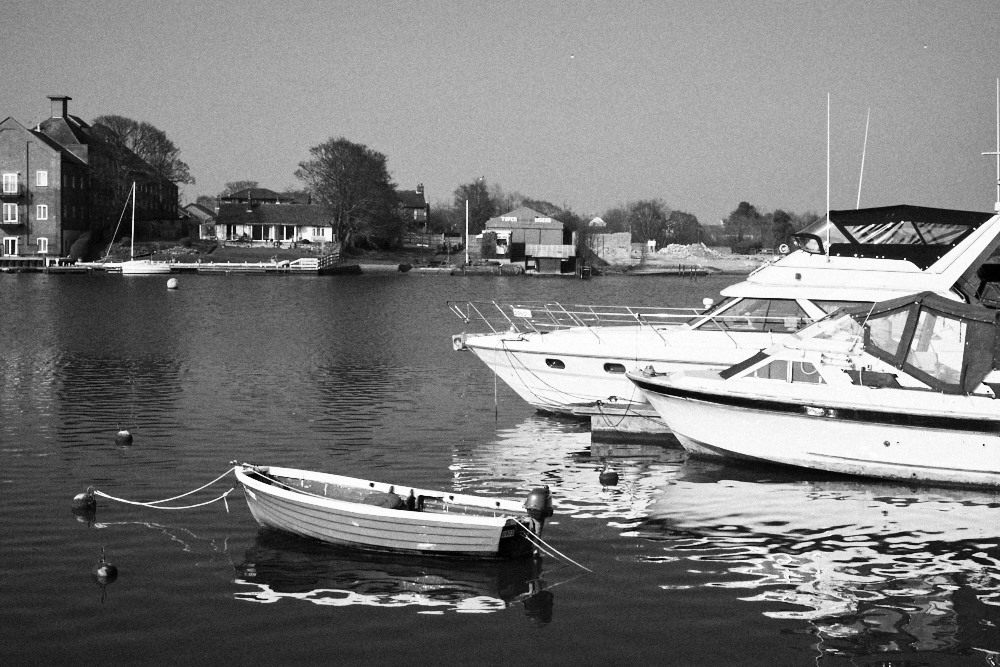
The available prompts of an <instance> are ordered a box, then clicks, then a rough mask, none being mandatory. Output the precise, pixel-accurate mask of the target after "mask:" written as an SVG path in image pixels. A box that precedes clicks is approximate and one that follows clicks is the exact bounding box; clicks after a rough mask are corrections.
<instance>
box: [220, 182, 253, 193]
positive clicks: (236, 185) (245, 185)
mask: <svg viewBox="0 0 1000 667" xmlns="http://www.w3.org/2000/svg"><path fill="white" fill-rule="evenodd" d="M257 185H258V183H257V181H251V180H245V181H230V182H229V183H226V189H225V190H223V191H222V192H220V193H219V197H228V196H229V195H231V194H235V193H237V192H239V191H241V190H252V189H253V188H255V187H257Z"/></svg>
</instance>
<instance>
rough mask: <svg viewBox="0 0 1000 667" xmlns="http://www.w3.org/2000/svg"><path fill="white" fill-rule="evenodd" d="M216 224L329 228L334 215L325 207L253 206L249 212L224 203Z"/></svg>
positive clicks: (239, 206)
mask: <svg viewBox="0 0 1000 667" xmlns="http://www.w3.org/2000/svg"><path fill="white" fill-rule="evenodd" d="M215 221H216V224H220V225H309V226H313V227H329V226H331V225H332V224H333V215H332V214H331V213H330V212H329V211H328V210H327V209H326V208H325V207H323V206H314V205H306V204H301V205H289V206H270V205H266V204H265V205H262V206H256V205H255V206H253V208H252V209H251V211H250V212H249V213H248V212H247V205H246V204H234V203H223V204H220V205H219V214H218V216H217V217H216V220H215Z"/></svg>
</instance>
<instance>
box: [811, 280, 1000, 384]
mask: <svg viewBox="0 0 1000 667" xmlns="http://www.w3.org/2000/svg"><path fill="white" fill-rule="evenodd" d="M843 313H844V315H847V316H848V317H849V318H850V319H851V320H853V321H854V322H855V323H856V324H855V325H854V326H855V328H856V332H857V334H858V335H861V333H862V331H861V330H863V335H864V347H865V351H866V352H868V353H869V354H871V355H872V356H874V357H877V358H879V359H882V360H883V361H885V362H887V363H889V364H891V365H893V366H895V367H896V368H899V369H900V370H902V371H904V372H905V373H907V374H909V375H912V376H913V377H915V378H917V379H918V380H921V381H922V382H925V383H926V384H927V385H929V386H930V387H932V388H934V389H937V390H938V391H941V392H944V393H948V394H969V393H971V392H972V391H974V390H975V389H976V388H977V387H978V386H979V385H980V384H981V383H982V382H983V380H984V379H985V378H986V376H987V375H988V374H989V373H990V371H992V370H993V369H994V368H998V367H1000V364H998V362H1000V349H998V344H1000V340H998V337H997V331H998V324H1000V313H998V312H997V311H995V310H991V309H989V308H984V307H982V306H975V305H969V304H965V303H960V302H958V301H952V300H951V299H947V298H945V297H942V296H940V295H938V294H935V293H933V292H921V293H919V294H914V295H912V296H906V297H900V298H898V299H892V300H891V301H883V302H881V303H877V304H874V305H873V306H871V307H870V308H865V307H851V308H847V309H844V311H843ZM844 319H847V318H843V317H842V318H841V320H844ZM832 332H833V329H829V330H828V331H827V332H826V333H824V334H820V336H817V337H835V336H833V335H832ZM802 333H805V331H804V330H803V332H802Z"/></svg>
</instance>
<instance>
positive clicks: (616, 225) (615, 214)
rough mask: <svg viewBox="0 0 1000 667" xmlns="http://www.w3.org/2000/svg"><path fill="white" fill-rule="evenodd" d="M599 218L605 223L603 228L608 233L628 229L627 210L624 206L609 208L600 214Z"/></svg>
mask: <svg viewBox="0 0 1000 667" xmlns="http://www.w3.org/2000/svg"><path fill="white" fill-rule="evenodd" d="M601 220H603V221H604V224H605V225H607V226H606V227H605V228H604V229H605V230H606V231H607V233H609V234H611V233H616V232H627V231H628V210H627V209H626V208H625V207H624V206H616V207H615V208H609V209H608V210H607V211H605V212H604V215H602V216H601Z"/></svg>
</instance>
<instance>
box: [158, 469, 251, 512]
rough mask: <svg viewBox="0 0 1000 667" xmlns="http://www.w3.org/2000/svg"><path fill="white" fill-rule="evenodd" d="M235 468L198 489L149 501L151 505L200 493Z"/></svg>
mask: <svg viewBox="0 0 1000 667" xmlns="http://www.w3.org/2000/svg"><path fill="white" fill-rule="evenodd" d="M235 470H236V467H235V466H233V467H232V468H230V469H229V470H227V471H226V472H224V473H222V474H221V475H219V476H218V477H216V478H215V479H213V480H212V481H211V482H209V483H208V484H205V485H204V486H199V487H198V488H197V489H194V490H192V491H188V492H187V493H182V494H181V495H179V496H174V497H173V498H164V499H163V500H152V501H150V502H149V504H150V505H159V504H161V503H169V502H170V501H171V500H179V499H181V498H183V497H184V496H190V495H191V494H192V493H198V492H199V491H201V490H202V489H207V488H208V487H210V486H212V485H213V484H215V483H216V482H218V481H219V480H220V479H222V478H223V477H225V476H226V475H228V474H229V473H231V472H233V471H235Z"/></svg>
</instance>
